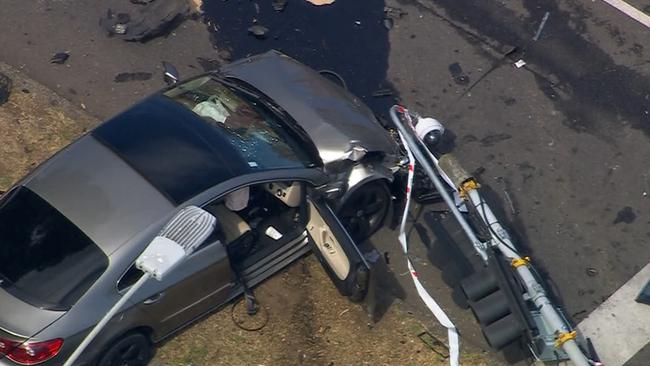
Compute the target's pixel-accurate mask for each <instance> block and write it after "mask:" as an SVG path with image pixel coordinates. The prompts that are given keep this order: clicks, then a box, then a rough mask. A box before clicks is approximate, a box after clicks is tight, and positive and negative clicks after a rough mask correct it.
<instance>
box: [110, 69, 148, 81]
mask: <svg viewBox="0 0 650 366" xmlns="http://www.w3.org/2000/svg"><path fill="white" fill-rule="evenodd" d="M149 79H151V73H150V72H122V73H119V74H117V75H115V79H114V81H115V82H116V83H124V82H127V81H145V80H149Z"/></svg>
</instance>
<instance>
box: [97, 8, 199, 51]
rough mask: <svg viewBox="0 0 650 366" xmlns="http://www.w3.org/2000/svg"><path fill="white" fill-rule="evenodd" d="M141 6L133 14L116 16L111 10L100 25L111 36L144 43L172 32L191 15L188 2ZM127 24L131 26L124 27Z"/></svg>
mask: <svg viewBox="0 0 650 366" xmlns="http://www.w3.org/2000/svg"><path fill="white" fill-rule="evenodd" d="M141 4H142V5H143V6H142V7H139V8H138V9H137V11H136V12H134V13H133V14H127V13H121V14H117V16H115V15H114V14H113V12H112V11H111V10H110V9H109V10H108V11H107V12H106V17H104V18H101V19H100V20H99V24H100V25H101V26H102V27H103V28H104V29H105V30H106V32H107V33H108V35H109V36H116V37H118V38H121V39H123V40H125V41H140V42H144V41H147V40H149V39H151V38H154V37H158V36H161V35H164V34H167V33H169V32H171V30H172V29H173V28H174V27H176V26H178V25H179V24H180V23H181V22H182V21H183V20H184V19H185V18H186V17H187V16H188V15H189V13H190V5H189V3H188V2H187V1H177V0H156V1H153V2H141ZM126 23H128V24H129V26H128V27H125V26H124V24H126ZM118 24H121V25H119V26H118Z"/></svg>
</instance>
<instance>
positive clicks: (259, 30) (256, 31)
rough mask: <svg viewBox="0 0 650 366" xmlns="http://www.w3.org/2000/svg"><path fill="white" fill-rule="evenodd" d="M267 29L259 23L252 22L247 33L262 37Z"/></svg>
mask: <svg viewBox="0 0 650 366" xmlns="http://www.w3.org/2000/svg"><path fill="white" fill-rule="evenodd" d="M268 32H269V29H268V28H267V27H265V26H263V25H260V24H254V25H252V26H250V27H249V28H248V33H250V34H252V35H254V36H255V37H256V38H259V39H262V38H265V37H266V34H267V33H268Z"/></svg>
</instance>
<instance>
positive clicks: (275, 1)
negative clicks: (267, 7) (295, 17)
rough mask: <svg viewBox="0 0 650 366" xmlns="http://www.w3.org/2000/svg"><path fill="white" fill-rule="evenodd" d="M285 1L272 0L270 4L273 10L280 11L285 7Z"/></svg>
mask: <svg viewBox="0 0 650 366" xmlns="http://www.w3.org/2000/svg"><path fill="white" fill-rule="evenodd" d="M287 2H288V1H287V0H273V2H272V3H271V5H272V6H273V10H275V11H278V12H280V11H283V10H284V8H286V7H287Z"/></svg>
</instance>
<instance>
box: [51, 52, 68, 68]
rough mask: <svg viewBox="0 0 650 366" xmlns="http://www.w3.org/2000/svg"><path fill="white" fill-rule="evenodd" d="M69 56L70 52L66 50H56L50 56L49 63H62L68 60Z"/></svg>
mask: <svg viewBox="0 0 650 366" xmlns="http://www.w3.org/2000/svg"><path fill="white" fill-rule="evenodd" d="M69 57H70V52H68V51H66V52H57V53H55V54H53V55H52V57H51V58H50V63H52V64H59V65H62V64H64V63H65V62H66V61H68V58H69Z"/></svg>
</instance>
